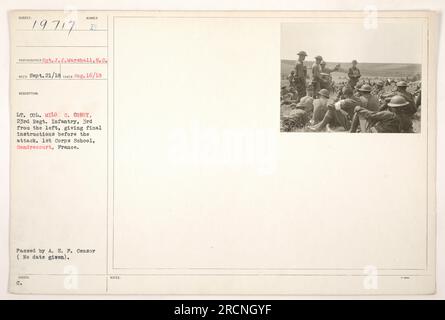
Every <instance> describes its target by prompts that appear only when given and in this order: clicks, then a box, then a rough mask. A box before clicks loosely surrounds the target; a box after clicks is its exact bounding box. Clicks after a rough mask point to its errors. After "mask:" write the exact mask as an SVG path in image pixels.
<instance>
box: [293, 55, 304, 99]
mask: <svg viewBox="0 0 445 320" xmlns="http://www.w3.org/2000/svg"><path fill="white" fill-rule="evenodd" d="M306 77H307V67H306V66H305V65H304V62H303V61H297V64H296V65H295V78H294V81H295V88H296V89H297V93H298V99H301V98H302V97H304V96H306Z"/></svg>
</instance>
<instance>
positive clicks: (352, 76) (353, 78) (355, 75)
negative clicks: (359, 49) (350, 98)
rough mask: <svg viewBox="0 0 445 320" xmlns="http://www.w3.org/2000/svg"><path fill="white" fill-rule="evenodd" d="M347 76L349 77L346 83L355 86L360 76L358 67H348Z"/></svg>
mask: <svg viewBox="0 0 445 320" xmlns="http://www.w3.org/2000/svg"><path fill="white" fill-rule="evenodd" d="M348 77H349V82H348V84H349V85H350V86H351V88H355V86H356V85H357V82H358V79H359V78H360V77H361V74H360V70H359V68H357V67H355V68H354V67H351V68H349V70H348Z"/></svg>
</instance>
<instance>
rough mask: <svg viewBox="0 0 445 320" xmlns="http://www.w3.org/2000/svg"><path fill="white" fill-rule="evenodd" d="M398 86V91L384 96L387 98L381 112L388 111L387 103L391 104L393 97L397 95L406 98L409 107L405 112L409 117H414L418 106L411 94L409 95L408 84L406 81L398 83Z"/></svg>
mask: <svg viewBox="0 0 445 320" xmlns="http://www.w3.org/2000/svg"><path fill="white" fill-rule="evenodd" d="M396 86H397V90H396V91H394V92H391V93H389V94H387V95H384V96H383V97H384V98H385V103H384V104H383V105H382V107H381V110H385V109H387V108H388V106H387V103H388V102H389V100H390V99H391V97H394V96H396V95H397V96H402V97H404V98H405V100H406V101H407V102H408V106H407V107H406V108H404V111H405V112H406V113H407V114H408V115H411V116H412V115H414V114H415V113H416V112H417V106H416V103H415V100H414V96H413V95H412V94H411V93H409V92H408V91H406V88H407V87H408V84H407V83H406V82H405V81H399V82H397V84H396Z"/></svg>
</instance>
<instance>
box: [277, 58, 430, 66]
mask: <svg viewBox="0 0 445 320" xmlns="http://www.w3.org/2000/svg"><path fill="white" fill-rule="evenodd" d="M281 61H289V62H295V63H296V62H297V59H286V58H281ZM323 61H324V62H326V64H334V65H335V64H348V65H351V66H352V61H350V62H345V61H343V62H338V61H326V60H323ZM304 62H308V63H314V62H315V60H304ZM360 64H411V65H418V66H421V65H422V64H421V63H415V62H366V61H365V62H360V61H358V62H357V66H360Z"/></svg>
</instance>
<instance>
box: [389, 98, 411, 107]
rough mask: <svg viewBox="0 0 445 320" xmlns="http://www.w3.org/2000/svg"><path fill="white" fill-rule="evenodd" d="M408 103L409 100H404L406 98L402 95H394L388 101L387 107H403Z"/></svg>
mask: <svg viewBox="0 0 445 320" xmlns="http://www.w3.org/2000/svg"><path fill="white" fill-rule="evenodd" d="M408 104H409V102H408V101H406V99H405V98H404V97H402V96H394V97H392V98H391V100H390V101H389V102H388V107H391V108H399V107H404V106H406V105H408Z"/></svg>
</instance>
